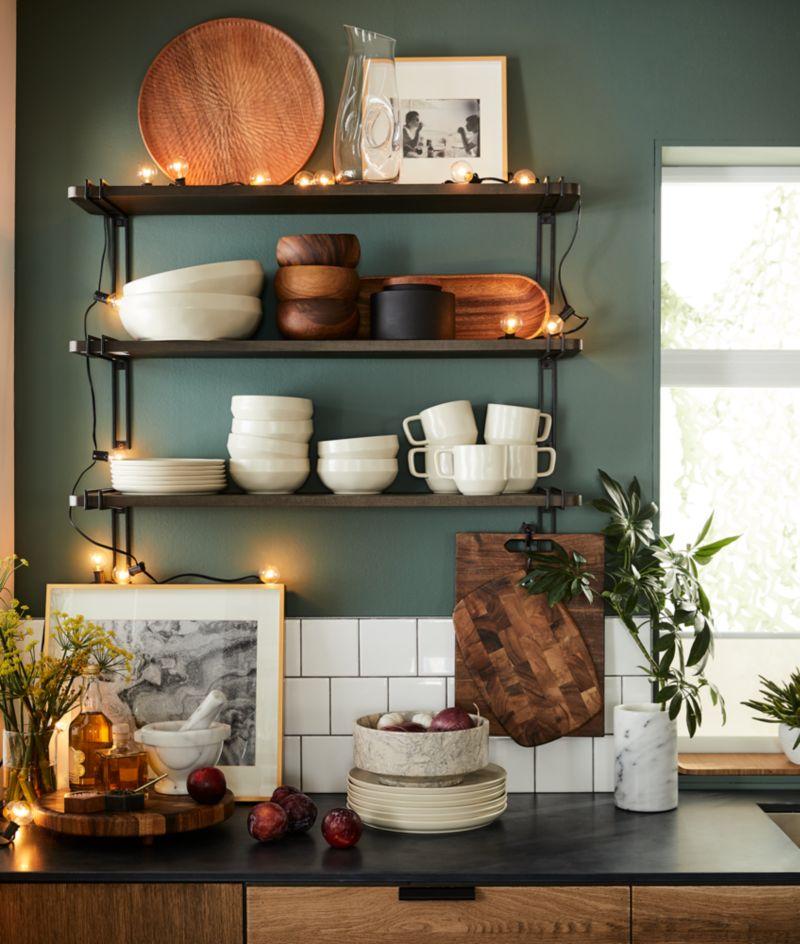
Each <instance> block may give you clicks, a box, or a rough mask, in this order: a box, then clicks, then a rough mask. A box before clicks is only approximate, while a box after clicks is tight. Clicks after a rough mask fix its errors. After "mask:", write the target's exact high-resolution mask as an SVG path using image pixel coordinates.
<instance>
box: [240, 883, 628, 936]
mask: <svg viewBox="0 0 800 944" xmlns="http://www.w3.org/2000/svg"><path fill="white" fill-rule="evenodd" d="M492 940H496V941H509V942H510V941H520V942H522V941H529V942H534V941H535V942H536V944H564V942H569V944H629V940H630V889H628V888H627V887H624V888H623V887H620V888H618V887H597V886H593V887H585V888H518V887H487V888H477V889H476V890H475V900H474V901H462V900H458V901H456V900H427V901H401V900H400V895H399V891H398V889H397V888H396V887H379V888H376V887H369V888H363V887H361V888H341V887H333V888H331V887H325V888H319V887H314V888H308V887H305V888H276V887H253V886H251V887H249V888H248V889H247V944H312V942H313V944H342V942H343V941H346V942H347V944H412V942H413V944H423V942H424V944H481V942H486V941H492Z"/></svg>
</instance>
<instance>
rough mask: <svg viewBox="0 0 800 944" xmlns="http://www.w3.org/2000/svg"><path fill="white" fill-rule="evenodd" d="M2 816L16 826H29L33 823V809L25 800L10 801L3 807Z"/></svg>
mask: <svg viewBox="0 0 800 944" xmlns="http://www.w3.org/2000/svg"><path fill="white" fill-rule="evenodd" d="M3 816H5V818H6V819H7V820H8V821H9V822H11V823H15V824H16V825H17V826H29V825H30V824H31V823H32V822H33V808H32V807H31V805H30V803H28V801H27V800H12V802H11V803H7V804H6V805H5V806H4V807H3Z"/></svg>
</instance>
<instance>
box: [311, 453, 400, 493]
mask: <svg viewBox="0 0 800 944" xmlns="http://www.w3.org/2000/svg"><path fill="white" fill-rule="evenodd" d="M317 475H319V477H320V480H321V481H322V484H323V485H326V486H327V487H328V488H329V489H330V490H331V491H332V492H335V493H336V494H337V495H378V494H379V493H380V492H382V491H383V490H384V489H387V488H388V487H389V486H390V485H391V484H392V482H394V480H395V479H396V478H397V459H320V460H319V462H317Z"/></svg>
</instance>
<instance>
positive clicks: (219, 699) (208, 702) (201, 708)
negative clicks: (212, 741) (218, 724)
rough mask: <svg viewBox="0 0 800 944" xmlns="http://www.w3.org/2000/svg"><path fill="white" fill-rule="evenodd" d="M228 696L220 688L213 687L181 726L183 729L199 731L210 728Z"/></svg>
mask: <svg viewBox="0 0 800 944" xmlns="http://www.w3.org/2000/svg"><path fill="white" fill-rule="evenodd" d="M226 701H227V698H226V697H225V695H224V694H223V693H222V692H221V691H220V690H219V689H218V688H214V689H212V690H211V691H210V692H209V693H208V694H207V695H206V697H205V698H204V699H203V700H202V702H200V704H199V705H198V706H197V708H195V710H194V711H193V712H192V714H191V715H190V716H189V717H188V718H187V719H186V721H184V722H183V724H182V725H181V726H180V729H179V730H181V731H199V730H201V729H205V728H210V727H211V725H212V724H213V723H214V722H215V721H216V720H217V718H218V717H219V713H220V712H221V711H222V709H223V707H224V706H225V702H226Z"/></svg>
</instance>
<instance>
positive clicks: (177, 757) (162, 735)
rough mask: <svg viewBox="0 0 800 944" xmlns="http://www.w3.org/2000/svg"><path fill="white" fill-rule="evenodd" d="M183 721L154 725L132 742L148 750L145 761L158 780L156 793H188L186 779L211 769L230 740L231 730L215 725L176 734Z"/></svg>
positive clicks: (136, 733) (171, 794) (135, 737)
mask: <svg viewBox="0 0 800 944" xmlns="http://www.w3.org/2000/svg"><path fill="white" fill-rule="evenodd" d="M182 724H183V721H157V722H155V723H154V724H146V725H145V726H144V727H143V728H139V730H138V731H135V732H134V735H133V739H134V741H136V743H137V744H141V745H142V746H143V747H145V748H146V749H147V759H148V761H149V763H150V766H151V767H152V768H153V770H154V771H155V772H156V773H157V774H167V777H166V779H164V780H159V782H158V783H157V784H156V785H155V787H154V789H155V791H156V793H165V794H168V795H170V796H181V795H183V794H186V793H188V792H189V791H188V789H187V787H186V778H187V777H188V776H189V774H190V773H191V772H192V771H193V770H196V769H197V768H198V767H213V766H214V764H216V763H217V761H218V760H219V759H220V756H221V755H222V745H223V744H224V743H225V740H226V738H229V737H230V734H231V726H230V725H229V724H222V723H221V722H219V721H215V722H214V723H213V724H212V725H211V727H210V728H200V729H198V730H196V731H180V730H178V729H179V728H180V726H181V725H182Z"/></svg>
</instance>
